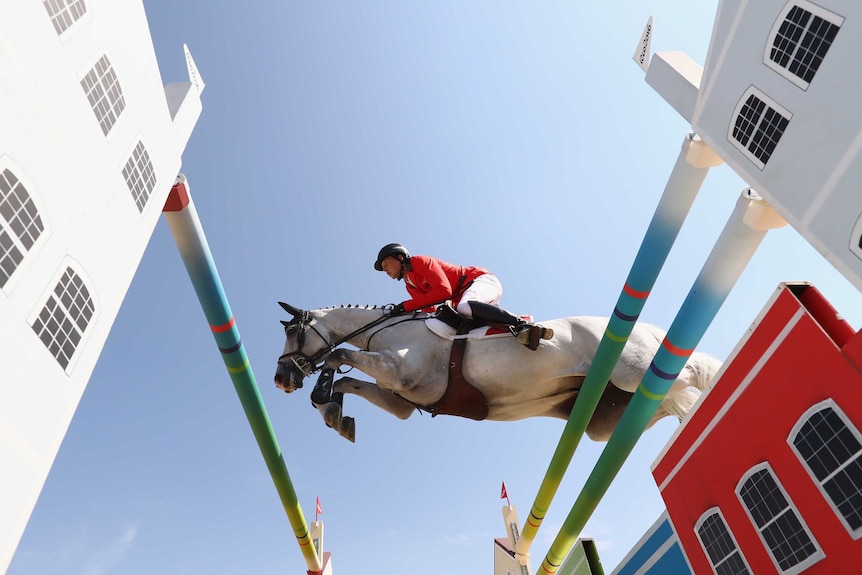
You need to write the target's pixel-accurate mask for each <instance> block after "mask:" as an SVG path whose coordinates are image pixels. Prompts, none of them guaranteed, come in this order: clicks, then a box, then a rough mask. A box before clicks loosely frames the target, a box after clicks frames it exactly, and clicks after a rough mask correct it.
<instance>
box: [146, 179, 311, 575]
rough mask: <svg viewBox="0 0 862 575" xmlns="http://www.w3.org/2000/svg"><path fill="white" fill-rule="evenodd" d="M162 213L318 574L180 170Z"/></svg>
mask: <svg viewBox="0 0 862 575" xmlns="http://www.w3.org/2000/svg"><path fill="white" fill-rule="evenodd" d="M163 212H164V214H165V220H167V222H168V226H169V227H170V229H171V234H173V236H174V241H175V242H176V244H177V248H178V249H179V251H180V255H181V256H182V259H183V263H184V264H185V266H186V270H187V271H188V274H189V278H191V280H192V285H193V286H194V289H195V292H196V293H197V296H198V299H199V300H200V303H201V307H202V308H203V311H204V315H206V318H207V321H208V322H209V325H210V330H211V331H212V334H213V337H214V338H215V341H216V345H217V346H218V348H219V351H220V352H221V355H222V360H223V361H224V364H225V367H226V368H227V371H228V374H229V375H230V378H231V381H233V385H234V388H235V389H236V393H237V395H238V396H239V400H240V403H242V407H243V409H244V410H245V414H246V417H247V418H248V422H249V424H250V425H251V429H252V432H253V433H254V437H255V439H256V440H257V444H258V446H259V447H260V452H261V454H263V458H264V460H265V461H266V466H267V468H268V469H269V473H270V475H271V476H272V481H273V483H274V484H275V488H276V490H277V491H278V495H279V497H280V498H281V503H282V505H283V506H284V511H285V512H286V513H287V517H288V519H289V520H290V524H291V527H293V534H294V536H295V537H296V541H297V542H298V543H299V549H300V551H302V556H303V557H304V558H305V562H306V564H307V565H308V573H309V575H314V574H319V573H321V572H322V570H323V567H322V565H321V561H320V557H318V554H317V551H316V550H315V548H314V545H312V541H311V537H310V535H309V531H308V524H307V523H306V521H305V516H304V515H303V514H302V508H301V507H300V506H299V500H298V499H297V497H296V490H295V489H294V488H293V483H292V482H291V480H290V475H289V474H288V472H287V465H286V464H285V462H284V456H283V454H282V452H281V448H280V447H279V445H278V440H277V439H276V438H275V432H274V431H273V429H272V423H271V422H270V419H269V415H268V414H267V412H266V408H265V407H264V405H263V399H261V396H260V389H259V388H258V386H257V382H256V381H255V378H254V372H253V371H252V369H251V364H250V363H249V359H248V355H247V354H246V352H245V348H244V347H243V345H242V340H241V339H240V335H239V328H238V327H237V325H236V321H235V320H234V317H233V313H232V312H231V309H230V305H229V304H228V301H227V296H226V295H225V292H224V287H223V286H222V283H221V279H220V278H219V275H218V270H217V269H216V266H215V262H214V261H213V257H212V253H211V252H210V249H209V244H208V243H207V239H206V236H205V235H204V231H203V227H202V226H201V223H200V219H199V218H198V215H197V211H196V210H195V206H194V202H192V199H191V196H190V195H189V188H188V184H187V182H186V179H185V177H184V176H183V175H182V174H181V175H180V176H179V177H178V178H177V182H176V183H175V184H174V186H173V188H172V189H171V193H170V195H169V196H168V201H167V202H166V203H165V207H164V210H163Z"/></svg>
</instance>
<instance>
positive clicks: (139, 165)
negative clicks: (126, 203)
mask: <svg viewBox="0 0 862 575" xmlns="http://www.w3.org/2000/svg"><path fill="white" fill-rule="evenodd" d="M123 178H125V180H126V185H127V186H129V191H130V192H131V193H132V199H133V200H134V201H135V205H136V206H138V211H139V212H142V213H143V211H144V207H146V205H147V201H148V200H149V199H150V193H152V191H153V189H154V188H155V187H156V173H155V171H154V170H153V162H152V160H150V153H149V152H148V151H147V148H146V146H144V143H143V142H141V141H138V143H137V145H135V149H134V150H132V154H131V155H130V156H129V159H128V160H127V161H126V165H125V166H123Z"/></svg>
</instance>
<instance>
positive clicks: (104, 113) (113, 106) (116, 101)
mask: <svg viewBox="0 0 862 575" xmlns="http://www.w3.org/2000/svg"><path fill="white" fill-rule="evenodd" d="M81 88H83V89H84V93H85V94H86V95H87V100H88V101H89V102H90V106H92V108H93V113H94V114H96V120H98V122H99V126H100V127H101V128H102V133H103V134H105V135H106V136H107V135H108V132H110V131H111V128H113V127H114V124H116V123H117V119H118V118H119V117H120V114H122V113H123V110H125V109H126V100H125V98H124V97H123V89H122V88H121V87H120V82H119V80H118V79H117V74H116V73H115V72H114V68H113V66H111V61H110V60H108V56H107V55H103V56H102V57H101V58H99V60H98V61H97V62H96V65H95V66H93V67H92V68H91V69H90V71H89V72H87V75H86V76H84V78H83V79H82V80H81Z"/></svg>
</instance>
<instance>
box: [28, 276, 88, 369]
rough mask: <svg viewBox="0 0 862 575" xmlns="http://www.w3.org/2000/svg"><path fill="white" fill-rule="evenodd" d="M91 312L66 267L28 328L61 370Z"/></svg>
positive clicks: (78, 281)
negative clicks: (30, 328)
mask: <svg viewBox="0 0 862 575" xmlns="http://www.w3.org/2000/svg"><path fill="white" fill-rule="evenodd" d="M94 312H95V306H94V305H93V300H92V298H91V297H90V292H89V290H87V287H86V286H85V285H84V282H83V281H82V280H81V278H80V277H79V276H78V274H76V273H75V272H74V270H72V268H70V267H67V268H66V271H65V272H64V273H63V277H62V278H61V279H60V281H59V283H58V284H57V286H56V287H55V288H54V292H53V293H52V294H51V296H50V297H49V298H48V301H47V302H46V303H45V307H43V308H42V311H41V312H40V313H39V315H38V316H37V318H36V321H34V322H33V326H32V327H33V331H35V332H36V335H38V336H39V339H40V340H42V343H44V344H45V347H46V348H48V351H50V352H51V355H53V356H54V358H56V360H57V362H58V363H59V364H60V365H61V366H62V367H63V369H66V368H67V367H68V366H69V362H70V361H71V359H72V356H73V355H74V354H75V350H76V349H77V347H78V343H80V341H81V338H82V336H83V334H84V331H85V330H86V329H87V325H88V324H89V323H90V320H91V319H92V317H93V313H94Z"/></svg>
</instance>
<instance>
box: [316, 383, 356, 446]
mask: <svg viewBox="0 0 862 575" xmlns="http://www.w3.org/2000/svg"><path fill="white" fill-rule="evenodd" d="M343 403H344V394H343V393H341V392H334V393H333V394H332V397H331V401H328V402H326V403H323V404H314V406H315V407H317V410H318V411H319V412H320V415H321V416H322V417H323V421H324V422H325V423H326V425H327V427H331V428H332V429H334V430H335V431H337V432H338V435H340V436H341V437H343V438H345V439H348V440H349V441H350V442H351V443H356V421H355V420H354V419H353V418H352V417H345V416H344V415H343V414H342V410H341V408H342V405H343Z"/></svg>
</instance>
